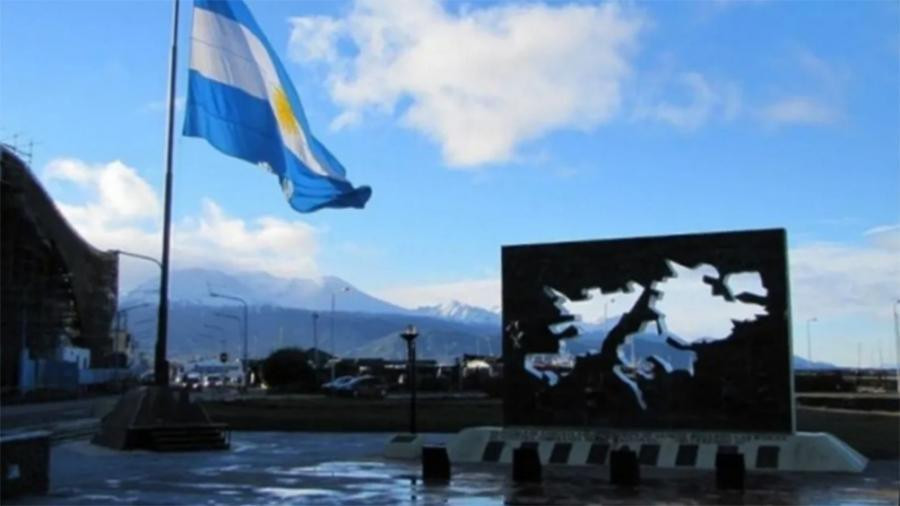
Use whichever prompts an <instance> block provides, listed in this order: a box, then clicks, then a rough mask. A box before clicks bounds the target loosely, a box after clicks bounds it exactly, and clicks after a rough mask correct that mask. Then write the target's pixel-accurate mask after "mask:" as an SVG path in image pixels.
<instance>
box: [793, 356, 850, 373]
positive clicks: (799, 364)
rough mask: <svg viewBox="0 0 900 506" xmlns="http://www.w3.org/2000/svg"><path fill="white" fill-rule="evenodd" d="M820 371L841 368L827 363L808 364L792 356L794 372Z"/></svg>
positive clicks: (807, 361)
mask: <svg viewBox="0 0 900 506" xmlns="http://www.w3.org/2000/svg"><path fill="white" fill-rule="evenodd" d="M822 369H826V370H828V369H841V367H839V366H836V365H834V364H832V363H829V362H816V361H813V362H810V361H809V360H807V359H805V358H803V357H799V356H797V355H794V370H795V371H803V370H807V371H810V370H822Z"/></svg>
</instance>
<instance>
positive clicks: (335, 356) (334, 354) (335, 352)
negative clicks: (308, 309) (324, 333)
mask: <svg viewBox="0 0 900 506" xmlns="http://www.w3.org/2000/svg"><path fill="white" fill-rule="evenodd" d="M349 291H350V287H349V286H345V287H343V288H341V289H340V290H339V291H337V292H331V354H332V355H333V358H334V359H337V348H336V347H335V344H334V296H335V294H336V293H346V292H349ZM334 366H335V362H333V361H332V362H331V381H334Z"/></svg>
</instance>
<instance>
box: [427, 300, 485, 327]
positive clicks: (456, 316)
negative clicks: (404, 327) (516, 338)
mask: <svg viewBox="0 0 900 506" xmlns="http://www.w3.org/2000/svg"><path fill="white" fill-rule="evenodd" d="M416 313H418V314H421V315H424V316H434V317H437V318H444V319H446V320H455V321H461V322H466V323H476V324H482V325H496V326H499V325H500V314H499V313H495V312H493V311H488V310H487V309H484V308H480V307H475V306H470V305H468V304H463V303H462V302H459V301H455V300H454V301H450V302H448V303H445V304H439V305H436V306H422V307H419V308H417V309H416Z"/></svg>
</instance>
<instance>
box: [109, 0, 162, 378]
mask: <svg viewBox="0 0 900 506" xmlns="http://www.w3.org/2000/svg"><path fill="white" fill-rule="evenodd" d="M175 4H176V6H177V4H178V2H177V1H176V2H175ZM175 10H176V12H175V23H176V24H177V22H178V12H177V10H178V8H177V7H176V8H175ZM172 38H173V41H172V44H173V46H172V58H173V62H172V66H173V68H174V65H175V63H174V58H175V54H174V53H175V46H174V44H175V41H174V38H175V35H173V36H172ZM170 71H171V72H173V76H174V70H172V69H170ZM172 80H173V84H172V85H173V86H174V77H172ZM170 100H171V97H170ZM170 116H171V113H170ZM170 123H171V120H170ZM170 129H171V125H170ZM170 133H171V132H170ZM167 149H169V151H171V147H170V148H167ZM169 156H170V157H171V154H169ZM169 161H171V160H169ZM170 170H171V168H167V174H166V177H167V179H169V180H167V183H168V184H169V185H168V186H167V188H166V217H165V220H166V221H167V222H168V221H169V212H170V211H169V205H170V204H169V202H168V200H169V197H170V193H171V181H170V178H171V173H170V172H169V171H170ZM168 233H169V231H168V223H166V230H165V234H164V235H165V237H164V238H163V258H164V259H165V260H166V261H167V262H168V258H169V238H168ZM112 253H113V254H115V255H116V256H121V255H125V256H128V257H132V258H137V259H140V260H146V261H148V262H153V263H155V264H156V266H157V267H159V283H160V285H159V288H160V290H159V292H160V295H159V308H158V314H157V317H156V353H155V356H154V360H153V362H154V364H153V374H154V380H155V381H154V382H155V383H156V384H157V385H161V386H168V384H169V363H168V362H167V361H166V331H167V330H168V329H166V328H165V327H166V325H167V324H168V316H169V307H168V287H169V278H168V274H169V270H168V269H166V268H165V267H163V263H162V262H160V261H159V260H157V259H155V258H153V257H151V256H147V255H142V254H140V253H132V252H130V251H123V250H120V249H114V250H112ZM117 323H118V318H117Z"/></svg>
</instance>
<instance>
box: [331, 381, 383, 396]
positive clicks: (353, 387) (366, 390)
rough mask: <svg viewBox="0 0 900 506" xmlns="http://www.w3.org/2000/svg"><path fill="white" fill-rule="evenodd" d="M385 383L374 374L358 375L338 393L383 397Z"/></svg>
mask: <svg viewBox="0 0 900 506" xmlns="http://www.w3.org/2000/svg"><path fill="white" fill-rule="evenodd" d="M387 391H388V385H387V383H386V382H385V381H384V380H383V379H381V378H379V377H376V376H359V377H356V378H353V380H352V381H350V382H349V383H347V384H346V385H345V386H344V387H343V388H341V389H340V390H339V391H338V393H339V394H340V395H346V396H348V397H372V398H376V399H383V398H384V397H385V396H386V395H387Z"/></svg>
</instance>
